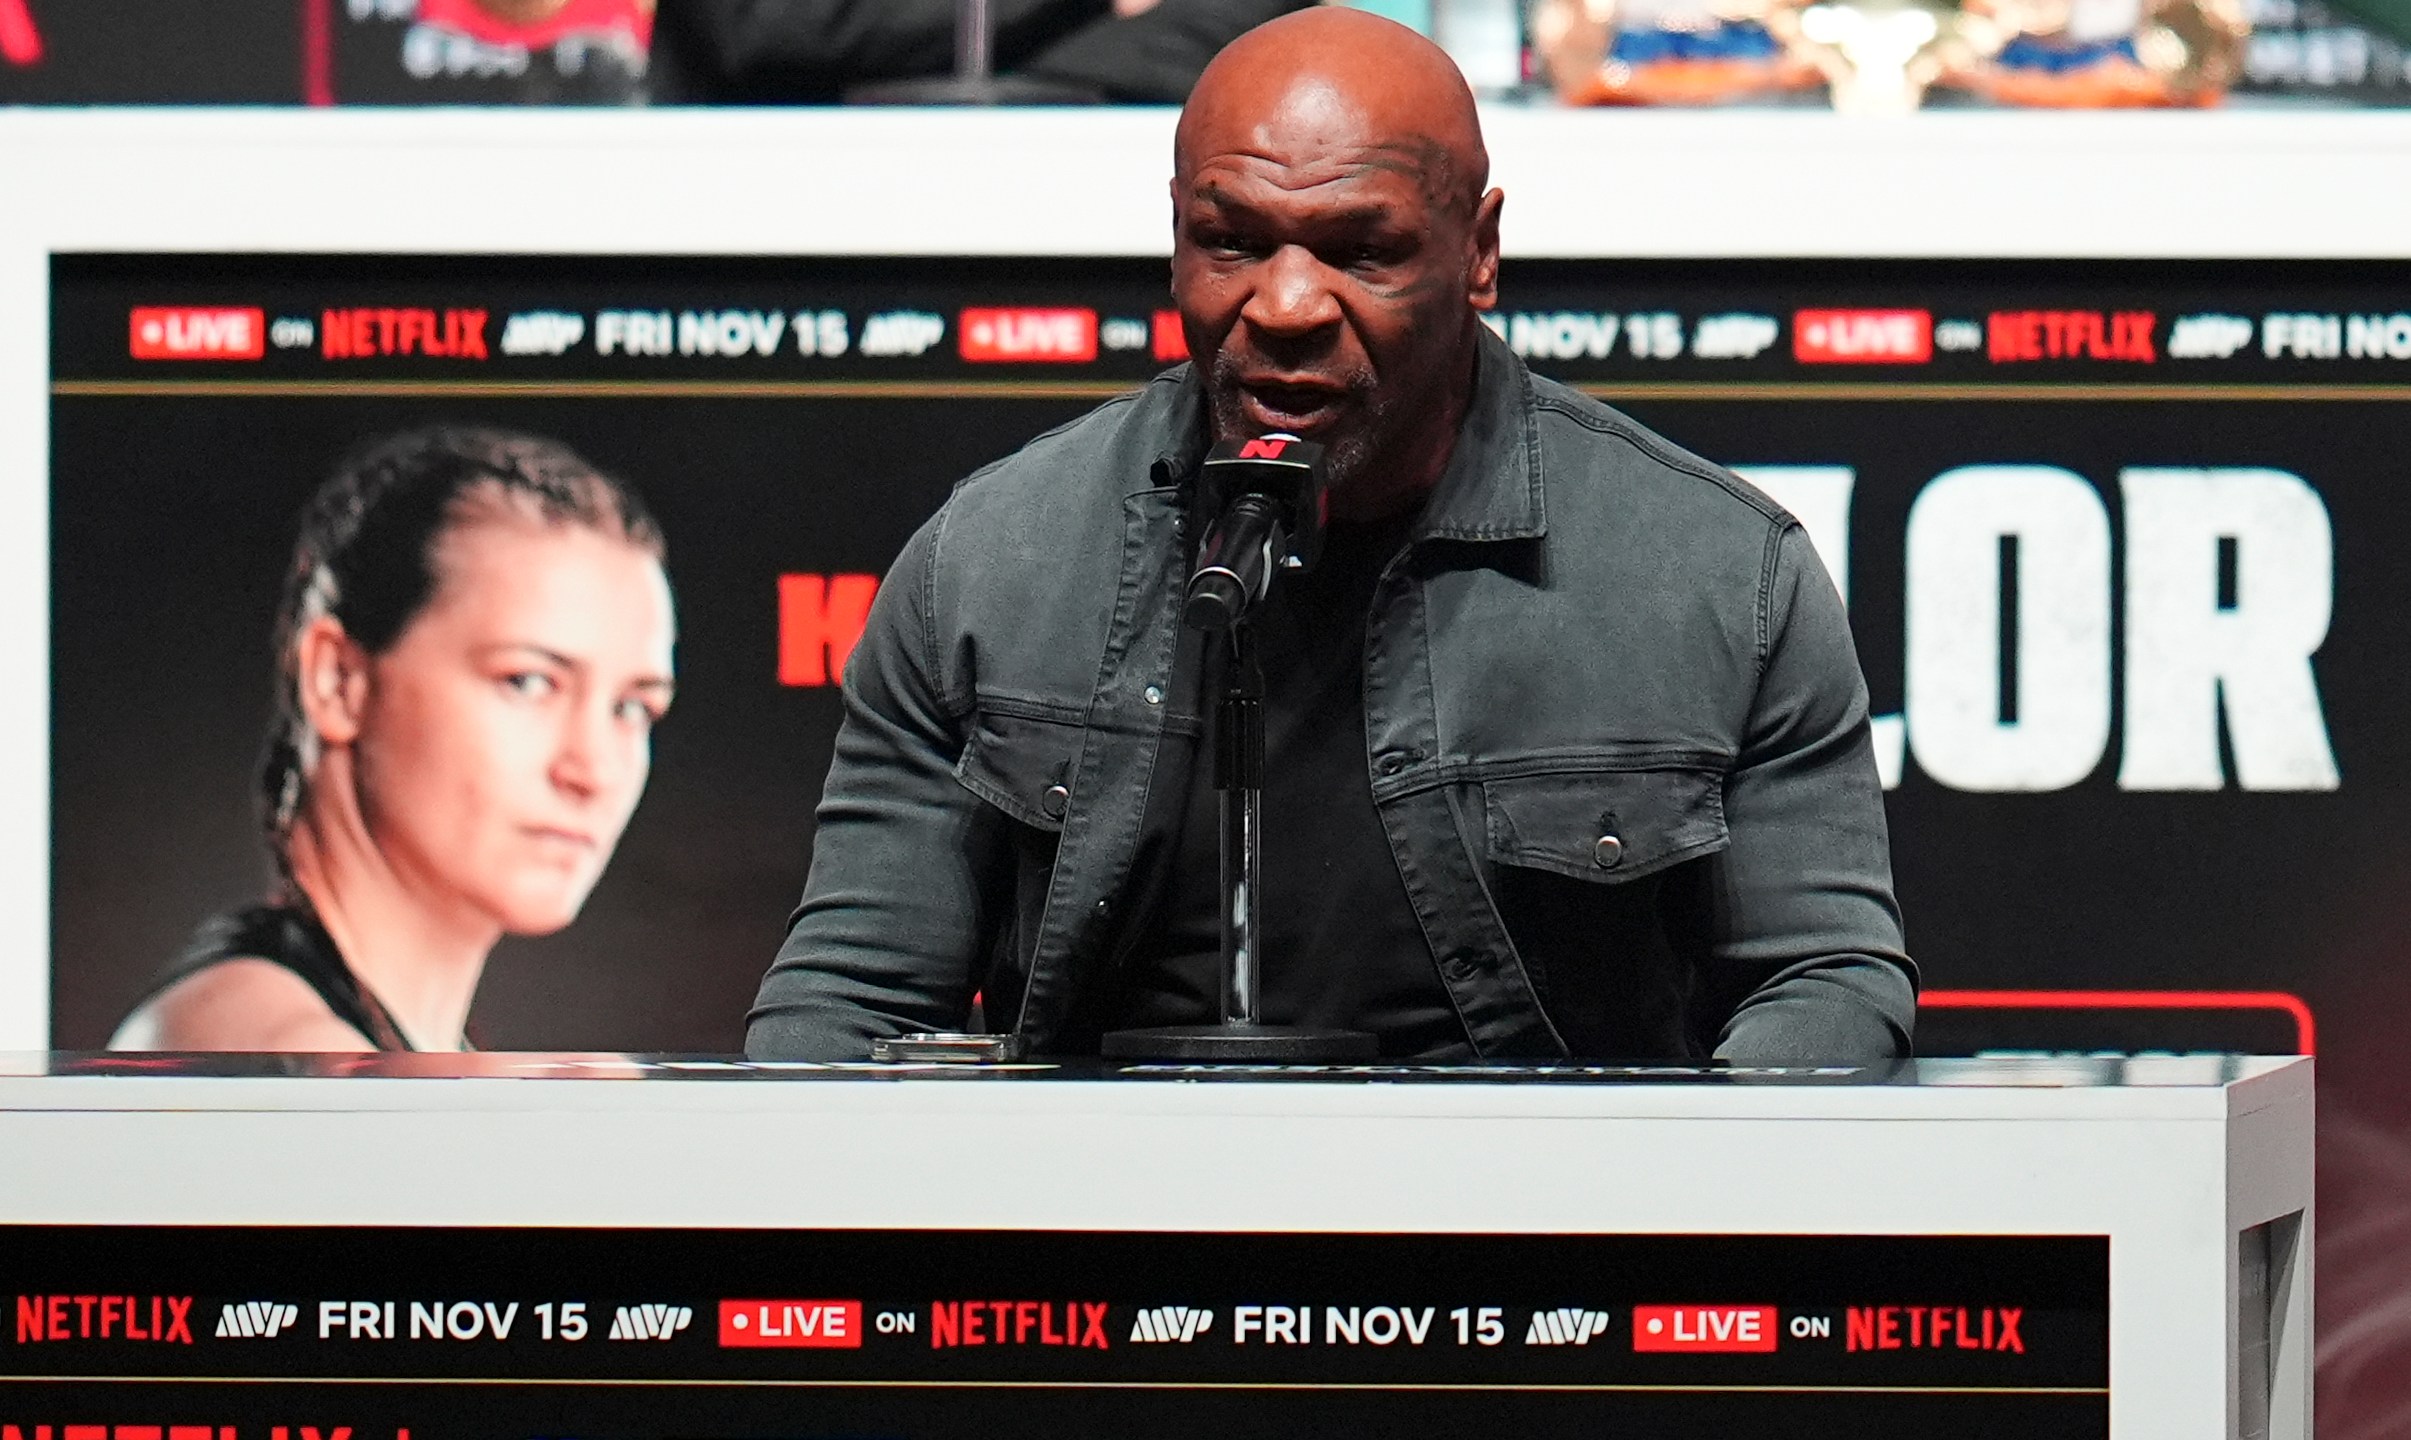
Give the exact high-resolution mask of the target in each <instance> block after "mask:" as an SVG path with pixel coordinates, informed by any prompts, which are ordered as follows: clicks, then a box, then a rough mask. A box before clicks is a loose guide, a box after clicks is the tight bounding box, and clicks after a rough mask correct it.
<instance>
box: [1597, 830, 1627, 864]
mask: <svg viewBox="0 0 2411 1440" xmlns="http://www.w3.org/2000/svg"><path fill="white" fill-rule="evenodd" d="M1591 863H1592V864H1593V865H1596V866H1598V867H1599V868H1600V869H1602V870H1613V869H1615V868H1616V867H1617V866H1618V865H1621V864H1623V863H1624V842H1623V841H1622V840H1619V839H1617V838H1616V837H1615V836H1613V835H1602V836H1600V837H1599V843H1597V844H1595V845H1593V846H1592V847H1591Z"/></svg>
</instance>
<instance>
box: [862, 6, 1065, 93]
mask: <svg viewBox="0 0 2411 1440" xmlns="http://www.w3.org/2000/svg"><path fill="white" fill-rule="evenodd" d="M845 98H846V103H848V104H850V105H1101V104H1103V103H1104V102H1105V97H1104V96H1103V95H1101V94H1099V93H1098V92H1096V91H1094V90H1091V89H1088V88H1086V87H1085V86H1080V85H1074V84H1071V83H1069V82H1066V81H1061V80H1041V79H1039V78H1037V77H1036V76H1032V75H999V74H997V73H996V17H995V15H994V14H993V13H992V12H991V11H990V9H989V0H956V3H955V12H954V73H953V74H952V75H939V76H933V77H931V78H928V79H922V80H881V81H875V82H873V83H871V84H868V85H853V86H849V87H847V89H846V92H845Z"/></svg>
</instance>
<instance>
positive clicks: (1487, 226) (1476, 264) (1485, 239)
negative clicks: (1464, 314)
mask: <svg viewBox="0 0 2411 1440" xmlns="http://www.w3.org/2000/svg"><path fill="white" fill-rule="evenodd" d="M1506 203H1507V192H1506V191H1504V190H1493V191H1491V192H1490V193H1489V194H1487V195H1484V196H1483V197H1482V200H1481V203H1480V204H1479V205H1477V206H1476V207H1475V208H1474V213H1473V264H1472V266H1471V267H1470V268H1469V270H1468V273H1467V275H1466V280H1465V291H1466V295H1465V298H1466V299H1468V300H1471V301H1472V302H1473V308H1474V309H1476V310H1488V309H1490V308H1491V307H1492V306H1494V305H1496V304H1498V303H1499V211H1500V209H1502V208H1503V207H1504V206H1505V205H1506Z"/></svg>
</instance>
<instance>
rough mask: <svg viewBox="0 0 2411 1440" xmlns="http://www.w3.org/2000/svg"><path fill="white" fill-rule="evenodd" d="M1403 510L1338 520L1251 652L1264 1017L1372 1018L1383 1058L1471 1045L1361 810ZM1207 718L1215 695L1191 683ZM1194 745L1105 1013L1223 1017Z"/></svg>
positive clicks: (1112, 1019)
mask: <svg viewBox="0 0 2411 1440" xmlns="http://www.w3.org/2000/svg"><path fill="white" fill-rule="evenodd" d="M1413 519H1414V513H1413V512H1412V511H1409V512H1408V513H1407V514H1405V515H1402V516H1400V517H1398V518H1396V519H1393V520H1386V521H1379V522H1376V523H1373V524H1369V525H1334V526H1332V527H1331V529H1330V531H1329V532H1328V534H1327V535H1326V536H1325V539H1324V545H1323V553H1322V556H1321V558H1320V559H1319V560H1318V561H1317V562H1316V564H1315V567H1314V568H1313V569H1312V570H1310V571H1308V572H1307V573H1305V574H1303V575H1284V576H1282V577H1280V579H1279V580H1277V581H1276V582H1275V583H1274V585H1273V589H1272V592H1271V594H1270V595H1269V596H1268V597H1267V598H1266V600H1265V602H1264V604H1263V605H1262V606H1261V607H1259V608H1258V610H1257V611H1256V615H1255V621H1254V624H1255V638H1256V650H1257V654H1258V656H1259V658H1260V659H1261V661H1262V664H1263V667H1264V932H1265V933H1264V941H1263V950H1264V961H1263V965H1264V969H1263V977H1264V978H1263V991H1262V994H1261V996H1260V1005H1261V1009H1262V1012H1263V1018H1264V1020H1266V1021H1267V1022H1268V1023H1272V1024H1287V1025H1313V1026H1319V1027H1340V1028H1346V1029H1353V1030H1368V1031H1371V1032H1373V1033H1374V1034H1375V1035H1377V1036H1379V1037H1380V1039H1381V1053H1382V1054H1383V1055H1384V1056H1389V1057H1411V1058H1416V1059H1427V1060H1445V1059H1466V1058H1470V1056H1471V1054H1472V1050H1471V1046H1470V1045H1469V1044H1468V1042H1467V1040H1466V1038H1465V1026H1464V1023H1463V1022H1462V1021H1460V1020H1459V1019H1458V1018H1457V1011H1456V1006H1455V1005H1454V1003H1453V1002H1451V1001H1450V999H1449V996H1448V990H1447V987H1445V986H1444V985H1442V984H1441V983H1440V972H1439V967H1438V966H1437V965H1436V964H1435V963H1434V962H1433V959H1432V953H1431V946H1430V945H1429V944H1428V943H1427V942H1426V941H1425V940H1424V938H1423V927H1422V925H1421V923H1420V922H1419V921H1417V920H1416V918H1415V912H1414V907H1413V906H1412V905H1411V904H1410V903H1409V902H1408V900H1407V895H1406V884H1405V882H1404V881H1402V880H1401V879H1399V877H1398V864H1397V861H1396V860H1395V859H1394V858H1393V857H1392V855H1391V854H1390V842H1389V837H1388V835H1387V834H1386V833H1384V832H1383V830H1382V828H1381V818H1380V816H1379V814H1378V813H1377V812H1376V811H1375V810H1374V808H1373V785H1372V777H1371V773H1370V771H1369V770H1368V768H1367V762H1366V758H1365V757H1366V749H1365V684H1364V681H1365V662H1364V655H1365V623H1366V619H1367V616H1368V614H1369V612H1370V610H1371V608H1372V601H1373V591H1374V587H1375V586H1376V585H1377V584H1378V583H1379V581H1380V579H1381V572H1382V569H1383V567H1385V566H1386V565H1388V563H1389V562H1390V560H1391V558H1392V557H1394V556H1395V555H1396V554H1397V553H1398V552H1399V550H1400V548H1401V547H1402V546H1403V545H1404V544H1405V542H1406V535H1407V532H1408V530H1409V528H1410V527H1411V525H1412V522H1413ZM1199 699H1200V705H1201V707H1202V709H1203V711H1204V713H1205V715H1206V717H1207V723H1208V727H1209V731H1210V729H1211V726H1212V722H1213V716H1214V712H1215V708H1216V707H1215V700H1216V699H1217V697H1216V696H1213V695H1204V696H1201V697H1199ZM1213 753H1214V751H1213V737H1212V735H1211V734H1210V733H1209V735H1208V736H1207V739H1206V742H1205V744H1203V745H1201V746H1200V747H1199V748H1198V751H1197V754H1198V757H1199V758H1198V763H1197V765H1196V767H1195V769H1194V771H1193V772H1192V773H1191V775H1190V777H1189V786H1188V792H1189V794H1188V807H1187V814H1186V816H1185V817H1184V819H1183V822H1182V825H1181V830H1180V839H1179V843H1178V845H1177V847H1176V848H1175V850H1174V853H1173V859H1172V866H1173V868H1172V873H1171V876H1170V878H1169V880H1168V882H1167V883H1166V885H1165V886H1164V889H1163V892H1162V895H1161V898H1160V899H1159V901H1158V902H1157V904H1156V906H1155V911H1154V914H1153V915H1152V917H1150V918H1149V920H1148V921H1147V922H1145V926H1144V929H1143V931H1142V933H1141V934H1140V936H1139V938H1138V940H1137V942H1136V943H1135V944H1134V945H1133V946H1132V948H1131V950H1130V953H1129V956H1128V958H1127V959H1126V960H1125V961H1124V962H1123V966H1122V969H1121V971H1120V973H1119V974H1118V975H1117V976H1115V977H1114V980H1113V982H1112V983H1114V984H1115V985H1116V987H1117V990H1116V993H1115V995H1114V997H1113V1003H1112V1004H1111V1005H1109V1006H1108V1007H1107V1009H1108V1016H1109V1023H1108V1027H1107V1028H1118V1027H1123V1026H1128V1027H1133V1028H1135V1027H1140V1026H1151V1025H1198V1024H1206V1023H1210V1022H1212V1021H1214V1020H1218V1019H1220V1018H1221V1010H1220V1001H1219V990H1220V985H1221V980H1220V974H1221V969H1220V967H1221V955H1222V935H1221V928H1220V924H1219V915H1220V910H1221V902H1222V879H1221V874H1222V872H1221V838H1220V837H1221V829H1220V815H1221V811H1220V803H1219V802H1220V795H1219V792H1218V791H1216V790H1215V789H1214V776H1213V764H1212V756H1213Z"/></svg>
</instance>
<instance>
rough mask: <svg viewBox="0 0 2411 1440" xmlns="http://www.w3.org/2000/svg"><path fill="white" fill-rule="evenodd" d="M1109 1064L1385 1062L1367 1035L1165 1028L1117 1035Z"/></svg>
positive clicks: (1108, 1047)
mask: <svg viewBox="0 0 2411 1440" xmlns="http://www.w3.org/2000/svg"><path fill="white" fill-rule="evenodd" d="M1103 1050H1104V1055H1105V1058H1106V1059H1108V1060H1187V1061H1205V1062H1208V1063H1219V1064H1231V1065H1334V1064H1346V1063H1353V1062H1356V1061H1360V1060H1374V1059H1378V1058H1380V1055H1381V1047H1380V1045H1379V1044H1378V1043H1377V1042H1376V1041H1375V1040H1374V1038H1373V1037H1372V1036H1371V1035H1369V1034H1366V1033H1365V1032H1364V1031H1362V1030H1315V1029H1310V1028H1307V1027H1305V1026H1301V1025H1165V1026H1160V1027H1158V1028H1156V1029H1152V1030H1114V1031H1110V1032H1108V1033H1107V1034H1106V1036H1105V1043H1104V1046H1103Z"/></svg>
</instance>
